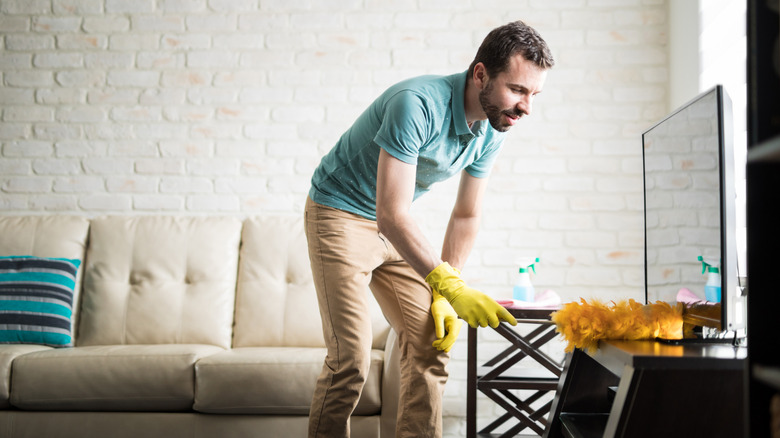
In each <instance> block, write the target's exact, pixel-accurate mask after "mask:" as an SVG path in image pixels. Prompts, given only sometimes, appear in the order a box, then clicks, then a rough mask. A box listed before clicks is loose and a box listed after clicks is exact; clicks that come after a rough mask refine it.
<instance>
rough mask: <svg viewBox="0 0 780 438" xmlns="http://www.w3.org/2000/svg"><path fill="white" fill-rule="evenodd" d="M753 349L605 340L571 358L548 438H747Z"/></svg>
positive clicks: (576, 353)
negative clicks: (747, 377) (747, 381)
mask: <svg viewBox="0 0 780 438" xmlns="http://www.w3.org/2000/svg"><path fill="white" fill-rule="evenodd" d="M746 356H747V351H746V349H745V348H739V347H732V346H728V345H722V344H721V345H667V344H663V343H660V342H656V341H602V342H600V343H599V348H598V350H597V351H595V352H593V353H592V354H589V353H586V352H583V351H581V350H575V351H574V352H573V353H571V354H568V355H567V357H566V363H565V364H564V370H563V375H562V376H561V380H560V381H559V384H558V389H557V391H556V395H555V400H554V401H553V405H552V409H551V411H550V419H549V425H548V426H547V429H546V430H545V434H544V437H545V438H548V437H549V438H558V437H567V438H574V437H577V438H590V437H610V438H611V437H623V438H628V437H630V438H643V437H648V438H650V437H653V438H657V437H724V438H733V437H738V436H742V435H743V420H744V414H743V411H742V409H743V406H744V404H743V379H744V374H743V373H744V368H745V364H746Z"/></svg>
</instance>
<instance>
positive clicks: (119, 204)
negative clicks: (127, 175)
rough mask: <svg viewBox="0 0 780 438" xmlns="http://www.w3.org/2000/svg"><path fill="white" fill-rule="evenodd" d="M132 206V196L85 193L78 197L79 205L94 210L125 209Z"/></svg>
mask: <svg viewBox="0 0 780 438" xmlns="http://www.w3.org/2000/svg"><path fill="white" fill-rule="evenodd" d="M131 206H132V198H130V197H129V196H124V195H116V194H112V195H86V196H82V197H80V198H79V207H81V208H82V209H84V210H95V211H125V210H129V209H130V207H131Z"/></svg>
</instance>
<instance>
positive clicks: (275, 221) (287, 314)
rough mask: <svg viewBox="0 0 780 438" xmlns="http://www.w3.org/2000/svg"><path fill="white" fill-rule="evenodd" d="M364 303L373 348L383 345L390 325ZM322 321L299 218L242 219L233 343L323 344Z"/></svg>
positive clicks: (376, 305)
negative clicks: (371, 331)
mask: <svg viewBox="0 0 780 438" xmlns="http://www.w3.org/2000/svg"><path fill="white" fill-rule="evenodd" d="M366 293H367V294H369V295H370V294H371V292H370V291H368V289H366ZM369 302H370V303H371V306H372V308H371V315H372V319H373V325H372V328H373V337H374V345H373V347H374V348H375V349H383V348H384V346H385V340H386V339H387V334H388V331H389V325H388V324H387V321H386V320H385V319H384V316H383V315H382V312H381V309H380V308H379V305H378V304H377V303H376V301H375V300H374V299H373V296H371V298H370V299H369ZM321 321H322V320H321V318H320V313H319V307H318V304H317V294H316V292H315V290H314V283H313V280H312V275H311V267H310V265H309V255H308V249H307V244H306V237H305V235H304V229H303V220H302V219H300V218H298V217H294V218H291V217H270V216H268V217H266V216H264V217H255V218H249V219H247V220H245V221H244V227H243V231H242V236H241V256H240V261H239V270H238V285H237V287H236V316H235V327H234V335H233V336H234V337H233V347H281V346H286V347H324V346H325V341H324V339H323V336H322V322H321Z"/></svg>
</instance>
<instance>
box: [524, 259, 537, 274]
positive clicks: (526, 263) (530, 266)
mask: <svg viewBox="0 0 780 438" xmlns="http://www.w3.org/2000/svg"><path fill="white" fill-rule="evenodd" d="M531 260H532V261H531V262H530V263H529V262H528V261H527V260H524V261H523V262H521V263H520V272H528V268H531V271H533V273H534V274H536V269H534V264H536V263H539V257H536V258H534V259H531Z"/></svg>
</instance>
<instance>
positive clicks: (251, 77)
mask: <svg viewBox="0 0 780 438" xmlns="http://www.w3.org/2000/svg"><path fill="white" fill-rule="evenodd" d="M265 82H266V77H265V72H263V71H259V70H245V71H236V72H229V73H226V72H220V73H216V74H215V75H214V81H213V84H214V86H215V87H241V88H242V92H243V89H244V88H245V87H254V86H260V85H263V84H264V83H265Z"/></svg>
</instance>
